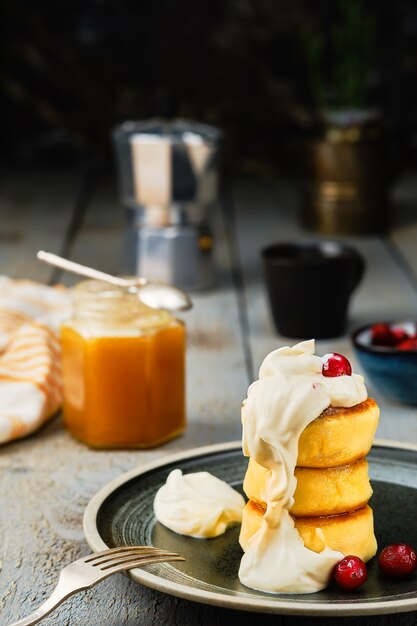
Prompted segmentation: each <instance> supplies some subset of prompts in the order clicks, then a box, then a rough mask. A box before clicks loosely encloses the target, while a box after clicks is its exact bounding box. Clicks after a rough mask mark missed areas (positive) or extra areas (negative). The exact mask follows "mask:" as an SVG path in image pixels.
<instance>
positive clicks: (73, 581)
mask: <svg viewBox="0 0 417 626" xmlns="http://www.w3.org/2000/svg"><path fill="white" fill-rule="evenodd" d="M183 560H184V559H183V558H182V557H181V556H179V555H178V554H176V553H174V552H168V551H167V550H160V549H159V548H153V547H145V546H139V547H131V548H130V547H125V548H123V547H122V548H113V549H110V550H104V551H103V552H96V553H95V554H92V555H89V556H88V557H84V558H81V559H78V561H74V562H73V563H70V565H67V567H65V568H64V569H63V570H62V571H61V573H60V575H59V579H58V583H57V585H56V587H55V589H54V590H53V592H52V594H51V595H50V596H49V598H48V599H47V600H46V601H45V602H44V603H43V604H41V606H40V607H39V608H38V609H37V610H36V611H34V612H33V613H31V614H30V615H28V616H27V617H24V618H22V619H20V620H19V621H18V622H14V623H13V624H11V625H10V626H32V624H37V623H38V622H40V621H41V620H42V619H43V618H44V617H46V616H47V615H49V613H51V612H52V611H53V610H54V609H55V608H56V607H57V606H59V605H60V604H62V602H64V601H65V600H66V599H67V598H69V597H70V596H72V595H74V594H75V593H77V592H78V591H85V590H86V589H90V588H91V587H94V585H96V584H97V583H99V582H101V581H102V580H104V579H105V578H108V577H109V576H112V575H113V574H116V573H118V572H125V571H127V570H130V569H133V568H134V567H141V566H142V565H147V564H150V563H163V562H165V561H183Z"/></svg>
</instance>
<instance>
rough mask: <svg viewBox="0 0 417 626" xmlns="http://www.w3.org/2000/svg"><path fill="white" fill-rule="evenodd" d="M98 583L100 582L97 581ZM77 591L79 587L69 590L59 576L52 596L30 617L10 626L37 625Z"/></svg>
mask: <svg viewBox="0 0 417 626" xmlns="http://www.w3.org/2000/svg"><path fill="white" fill-rule="evenodd" d="M97 582H100V581H97ZM78 591H81V589H80V588H79V586H77V587H73V588H69V587H68V584H67V583H66V582H65V581H64V580H63V578H62V575H60V577H59V579H58V584H57V586H56V587H55V589H54V590H53V592H52V594H51V595H50V596H49V598H48V599H47V600H45V602H44V603H43V604H41V606H40V607H38V608H37V609H36V611H34V612H33V613H31V614H30V615H27V616H26V617H23V618H22V619H20V620H19V621H18V622H14V623H13V624H11V625H10V626H32V624H37V623H38V622H40V621H41V620H42V619H43V618H44V617H46V616H47V615H49V613H52V611H53V610H54V609H56V607H57V606H59V605H60V604H62V603H63V602H65V600H66V599H67V598H69V597H70V596H73V595H74V594H76V593H77V592H78Z"/></svg>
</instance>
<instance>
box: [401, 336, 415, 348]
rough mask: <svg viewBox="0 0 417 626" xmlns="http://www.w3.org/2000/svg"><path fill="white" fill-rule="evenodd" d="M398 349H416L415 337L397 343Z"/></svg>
mask: <svg viewBox="0 0 417 626" xmlns="http://www.w3.org/2000/svg"><path fill="white" fill-rule="evenodd" d="M397 348H398V350H417V337H410V338H409V339H406V340H405V341H402V342H401V343H399V344H398V345H397Z"/></svg>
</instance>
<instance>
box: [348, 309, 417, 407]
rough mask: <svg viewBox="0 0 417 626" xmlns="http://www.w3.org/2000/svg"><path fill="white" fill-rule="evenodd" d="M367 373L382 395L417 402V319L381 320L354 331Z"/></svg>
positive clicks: (391, 398) (412, 402) (360, 359)
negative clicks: (415, 320)
mask: <svg viewBox="0 0 417 626" xmlns="http://www.w3.org/2000/svg"><path fill="white" fill-rule="evenodd" d="M352 341H353V345H354V346H355V350H356V354H357V357H358V359H359V362H360V364H361V366H362V368H363V369H364V370H365V372H366V375H367V376H368V377H369V379H370V380H371V382H372V384H373V385H374V386H375V388H376V390H377V391H379V392H380V393H381V395H383V396H385V397H386V398H389V399H390V400H394V401H396V402H402V403H404V404H414V405H417V323H416V322H412V321H407V322H378V323H376V324H368V325H367V326H362V328H359V329H358V330H356V331H355V332H354V333H353V335H352Z"/></svg>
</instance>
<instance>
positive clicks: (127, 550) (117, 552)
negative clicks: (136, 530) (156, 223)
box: [83, 546, 166, 563]
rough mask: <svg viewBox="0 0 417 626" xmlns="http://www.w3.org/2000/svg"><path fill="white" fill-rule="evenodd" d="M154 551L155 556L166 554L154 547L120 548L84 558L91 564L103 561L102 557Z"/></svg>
mask: <svg viewBox="0 0 417 626" xmlns="http://www.w3.org/2000/svg"><path fill="white" fill-rule="evenodd" d="M149 550H152V551H153V552H154V553H155V554H159V553H165V552H166V550H162V549H161V548H154V547H153V546H120V548H110V549H109V550H102V551H101V552H95V553H94V554H90V555H89V556H88V557H87V558H83V561H84V563H91V562H92V561H96V560H97V559H101V558H102V557H106V556H111V555H112V554H120V555H122V554H123V553H127V552H132V551H136V552H139V551H141V552H145V551H149Z"/></svg>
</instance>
